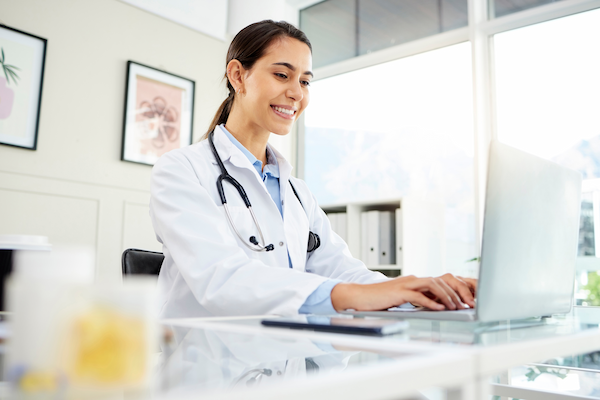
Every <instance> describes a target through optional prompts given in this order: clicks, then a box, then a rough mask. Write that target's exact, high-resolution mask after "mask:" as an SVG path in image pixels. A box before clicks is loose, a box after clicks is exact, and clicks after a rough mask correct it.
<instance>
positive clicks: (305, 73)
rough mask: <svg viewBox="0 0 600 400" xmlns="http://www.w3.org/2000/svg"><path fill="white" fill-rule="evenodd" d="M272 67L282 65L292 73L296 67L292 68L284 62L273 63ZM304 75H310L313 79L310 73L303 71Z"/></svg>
mask: <svg viewBox="0 0 600 400" xmlns="http://www.w3.org/2000/svg"><path fill="white" fill-rule="evenodd" d="M273 65H283V66H284V67H286V68H289V69H291V70H292V71H296V67H294V66H293V65H292V64H290V63H286V62H278V63H273ZM304 75H310V76H312V77H314V75H313V73H312V72H310V71H304Z"/></svg>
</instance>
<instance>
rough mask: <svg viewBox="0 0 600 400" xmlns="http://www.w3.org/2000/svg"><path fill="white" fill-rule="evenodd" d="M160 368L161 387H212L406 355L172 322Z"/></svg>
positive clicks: (229, 386)
mask: <svg viewBox="0 0 600 400" xmlns="http://www.w3.org/2000/svg"><path fill="white" fill-rule="evenodd" d="M167 329H169V331H168V332H169V334H168V335H167V337H168V340H167V342H166V343H165V344H164V347H163V353H162V356H161V362H160V367H159V370H158V375H157V378H158V379H157V381H158V382H159V386H160V387H159V391H161V392H171V394H172V392H178V391H182V390H183V391H186V392H187V391H190V390H199V391H208V392H210V391H214V390H219V389H221V390H222V389H235V388H245V387H250V386H262V385H269V384H272V383H281V382H282V381H284V380H290V379H305V378H307V377H309V376H310V375H318V376H321V377H323V376H328V375H332V374H337V373H340V372H342V371H344V370H346V369H347V368H352V367H357V366H365V365H370V364H375V363H376V364H383V363H388V362H392V361H394V360H397V359H400V358H402V355H401V354H395V353H392V352H389V353H385V352H384V351H383V352H380V353H375V352H369V351H360V349H352V348H346V347H343V346H338V345H335V344H332V343H330V342H324V341H313V340H309V339H303V338H297V339H291V338H280V337H273V336H261V335H251V334H240V333H233V332H222V331H214V330H209V329H200V328H189V327H178V326H170V327H167Z"/></svg>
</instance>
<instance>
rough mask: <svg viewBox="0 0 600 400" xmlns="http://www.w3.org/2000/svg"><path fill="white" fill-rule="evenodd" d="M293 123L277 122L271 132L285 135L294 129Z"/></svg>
mask: <svg viewBox="0 0 600 400" xmlns="http://www.w3.org/2000/svg"><path fill="white" fill-rule="evenodd" d="M292 126H293V124H289V125H284V126H282V125H281V124H277V125H276V126H273V127H271V129H269V132H271V133H274V134H276V135H280V136H285V135H287V134H288V133H290V132H291V131H292Z"/></svg>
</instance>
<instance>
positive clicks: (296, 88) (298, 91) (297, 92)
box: [286, 82, 304, 101]
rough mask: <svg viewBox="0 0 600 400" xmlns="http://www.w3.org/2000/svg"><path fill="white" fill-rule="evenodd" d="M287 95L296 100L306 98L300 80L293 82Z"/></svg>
mask: <svg viewBox="0 0 600 400" xmlns="http://www.w3.org/2000/svg"><path fill="white" fill-rule="evenodd" d="M286 96H287V97H288V98H290V99H292V100H294V101H301V100H302V99H303V98H304V94H303V93H302V86H300V82H296V83H294V84H292V85H291V86H290V87H289V88H288V90H287V92H286Z"/></svg>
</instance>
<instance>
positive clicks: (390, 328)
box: [261, 315, 408, 336]
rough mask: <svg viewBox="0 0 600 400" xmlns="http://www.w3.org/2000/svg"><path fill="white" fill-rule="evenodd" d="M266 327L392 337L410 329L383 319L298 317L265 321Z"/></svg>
mask: <svg viewBox="0 0 600 400" xmlns="http://www.w3.org/2000/svg"><path fill="white" fill-rule="evenodd" d="M261 324H263V325H264V326H270V327H277V328H292V329H308V330H313V331H323V332H333V333H353V334H362V335H379V336H382V335H391V334H394V333H398V332H402V331H404V330H405V329H407V328H408V322H406V321H398V320H391V319H382V318H353V317H350V316H344V315H339V316H335V317H334V316H320V315H310V316H306V315H298V316H296V317H291V318H276V319H265V320H262V321H261Z"/></svg>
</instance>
